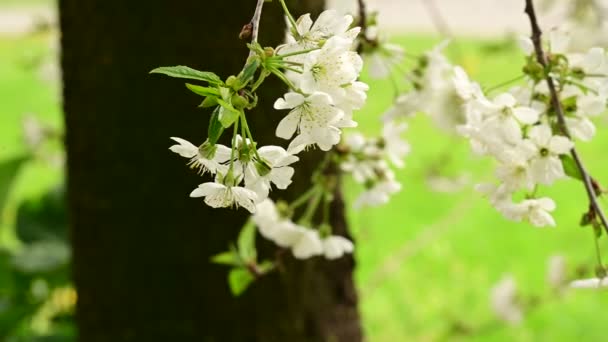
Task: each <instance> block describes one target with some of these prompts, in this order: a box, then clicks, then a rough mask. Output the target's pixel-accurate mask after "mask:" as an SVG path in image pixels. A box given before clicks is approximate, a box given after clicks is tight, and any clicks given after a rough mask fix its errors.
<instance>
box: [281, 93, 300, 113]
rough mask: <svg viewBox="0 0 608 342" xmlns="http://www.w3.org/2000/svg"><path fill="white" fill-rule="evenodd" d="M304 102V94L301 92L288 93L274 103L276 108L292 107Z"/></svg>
mask: <svg viewBox="0 0 608 342" xmlns="http://www.w3.org/2000/svg"><path fill="white" fill-rule="evenodd" d="M302 103H304V96H303V95H302V94H299V93H293V92H291V93H287V94H285V97H284V98H279V99H278V100H276V102H275V103H274V109H279V110H280V109H291V108H295V107H297V106H299V105H301V104H302Z"/></svg>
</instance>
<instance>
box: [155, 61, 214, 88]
mask: <svg viewBox="0 0 608 342" xmlns="http://www.w3.org/2000/svg"><path fill="white" fill-rule="evenodd" d="M150 73H151V74H163V75H167V76H170V77H175V78H186V79H189V80H199V81H204V82H208V83H210V84H214V85H217V84H222V80H221V79H220V78H219V76H218V75H216V74H214V73H212V72H209V71H198V70H196V69H192V68H190V67H187V66H183V65H178V66H172V67H160V68H156V69H154V70H152V71H150Z"/></svg>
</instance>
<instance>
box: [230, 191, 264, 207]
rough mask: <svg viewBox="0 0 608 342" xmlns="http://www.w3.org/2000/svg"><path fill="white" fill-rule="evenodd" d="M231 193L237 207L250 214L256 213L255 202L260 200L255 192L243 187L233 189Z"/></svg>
mask: <svg viewBox="0 0 608 342" xmlns="http://www.w3.org/2000/svg"><path fill="white" fill-rule="evenodd" d="M231 191H232V193H233V194H234V199H235V201H236V203H237V205H239V206H241V207H243V208H245V209H247V210H249V212H250V213H255V202H256V201H257V199H258V196H257V195H256V193H255V192H253V191H251V190H249V189H245V188H242V187H233V188H231Z"/></svg>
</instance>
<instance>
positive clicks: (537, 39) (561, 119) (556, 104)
mask: <svg viewBox="0 0 608 342" xmlns="http://www.w3.org/2000/svg"><path fill="white" fill-rule="evenodd" d="M525 12H526V14H527V15H528V17H529V18H530V25H531V27H532V36H531V38H532V42H533V43H534V51H535V53H536V59H537V61H538V63H540V64H541V65H542V66H543V67H544V69H545V73H546V77H545V80H546V81H547V86H548V87H549V92H550V94H551V106H552V107H553V109H554V110H555V113H556V115H557V121H558V123H559V127H560V130H561V132H562V134H563V135H565V136H566V137H568V138H570V139H572V136H571V134H570V131H569V130H568V125H567V124H566V119H565V114H564V109H563V107H562V104H561V102H560V100H559V95H558V93H557V89H556V87H555V81H554V80H553V77H551V75H550V74H549V72H548V70H547V69H548V66H549V63H548V60H547V55H545V52H544V51H543V46H542V41H541V36H542V31H541V29H540V26H539V24H538V19H537V17H536V11H535V10H534V1H533V0H526V8H525ZM570 154H571V155H572V158H573V159H574V162H575V163H576V167H577V168H578V170H579V172H580V174H581V176H582V177H583V183H584V184H585V190H586V191H587V197H588V198H589V206H590V209H591V210H590V213H592V214H593V215H594V216H593V217H599V219H600V221H601V224H602V226H603V227H604V230H605V231H606V234H608V221H607V220H606V215H605V214H604V211H603V210H602V208H601V207H600V205H599V203H598V201H597V197H598V194H597V192H598V191H597V189H598V188H599V187H598V186H597V183H596V182H595V180H594V179H593V178H592V177H591V176H590V175H589V173H588V172H587V170H586V168H585V165H584V164H583V162H582V160H581V158H580V156H579V154H578V152H577V150H576V148H575V147H572V150H570Z"/></svg>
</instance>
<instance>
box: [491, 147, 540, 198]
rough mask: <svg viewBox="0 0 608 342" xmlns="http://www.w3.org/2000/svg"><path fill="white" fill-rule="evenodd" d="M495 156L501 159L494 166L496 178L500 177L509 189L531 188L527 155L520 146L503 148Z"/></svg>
mask: <svg viewBox="0 0 608 342" xmlns="http://www.w3.org/2000/svg"><path fill="white" fill-rule="evenodd" d="M496 157H497V158H498V159H499V160H500V161H501V163H500V165H498V166H497V168H496V178H498V179H500V180H501V181H502V182H503V183H504V184H505V186H506V188H507V189H508V190H509V191H513V192H514V191H517V190H519V189H521V188H527V189H532V188H533V186H534V182H532V177H531V175H530V164H529V163H528V156H527V155H526V154H525V153H523V152H522V151H521V149H520V148H514V149H505V150H504V151H502V152H501V153H500V154H497V155H496Z"/></svg>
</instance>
